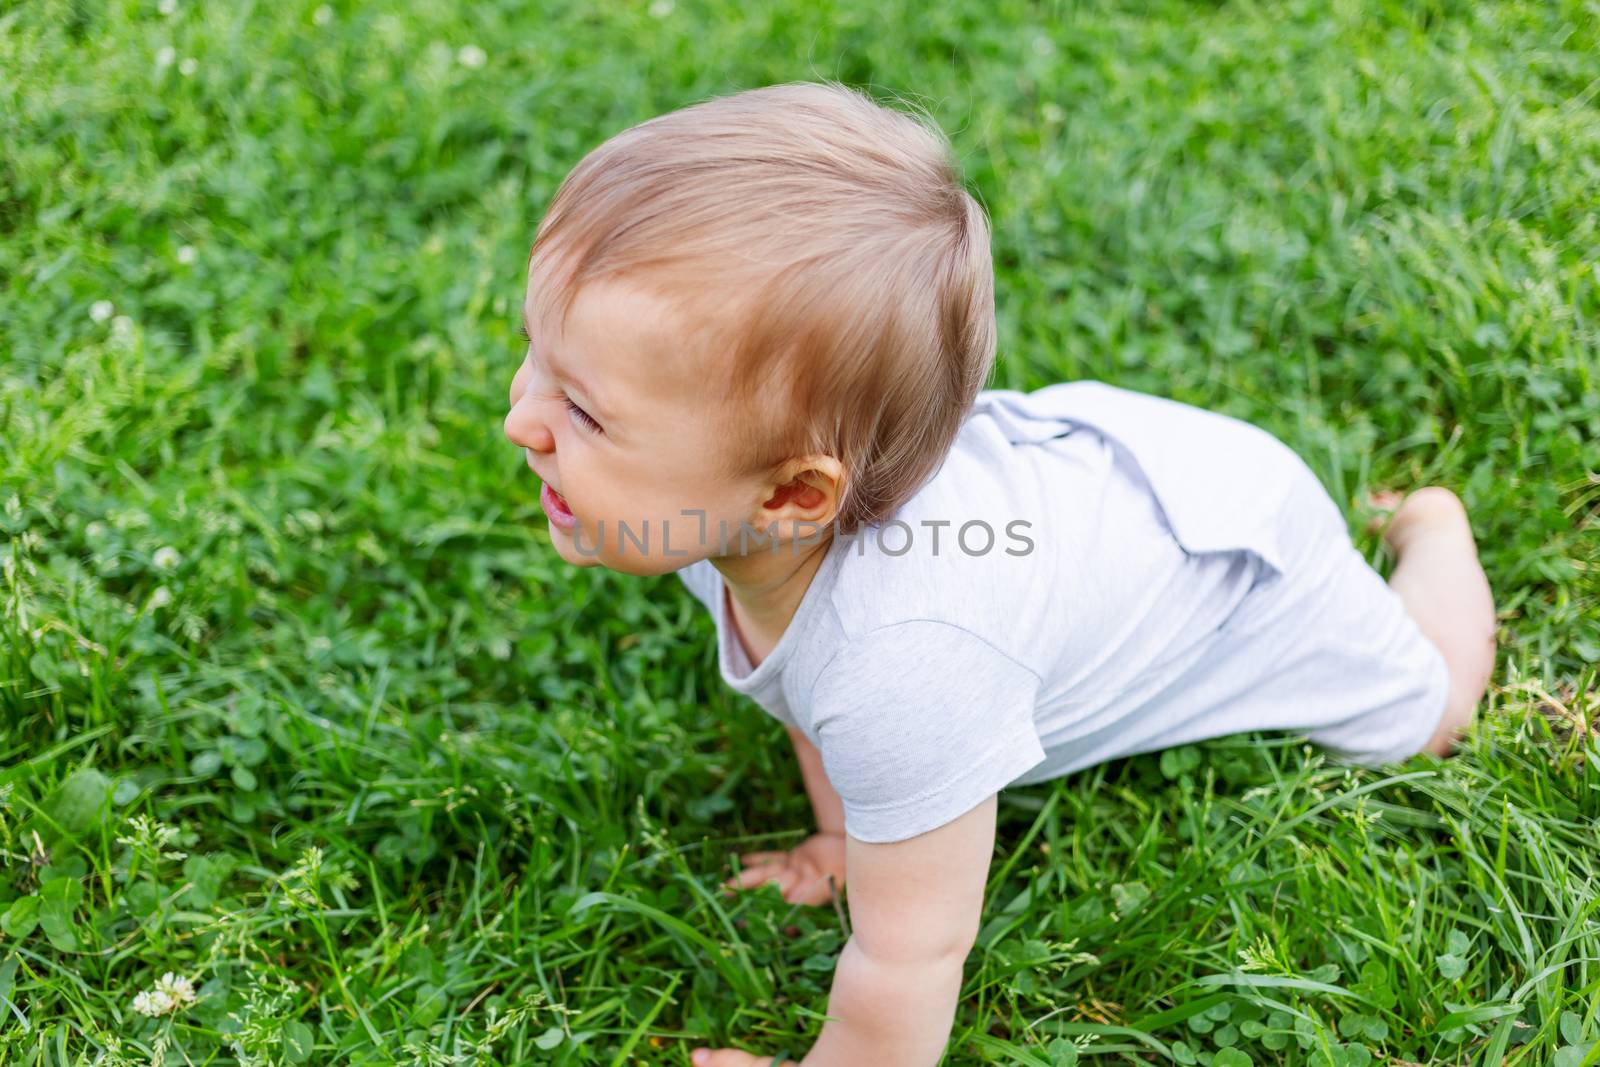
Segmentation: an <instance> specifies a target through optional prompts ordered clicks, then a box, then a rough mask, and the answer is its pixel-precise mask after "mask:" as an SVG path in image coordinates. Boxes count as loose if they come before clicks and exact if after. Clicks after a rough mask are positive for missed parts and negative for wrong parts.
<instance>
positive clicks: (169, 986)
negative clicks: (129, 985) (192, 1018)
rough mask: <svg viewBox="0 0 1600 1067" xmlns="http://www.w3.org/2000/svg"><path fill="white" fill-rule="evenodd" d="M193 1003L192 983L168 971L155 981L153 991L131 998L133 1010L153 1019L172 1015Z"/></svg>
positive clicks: (148, 990)
mask: <svg viewBox="0 0 1600 1067" xmlns="http://www.w3.org/2000/svg"><path fill="white" fill-rule="evenodd" d="M194 1002H195V994H194V983H193V982H191V981H189V979H187V978H184V977H183V976H182V975H177V974H173V973H172V972H171V971H168V972H167V973H166V974H164V975H162V976H161V977H160V978H159V979H157V980H156V984H155V988H154V989H147V990H145V991H144V992H142V993H140V994H138V995H137V996H135V997H134V998H133V1010H134V1011H136V1012H138V1013H139V1014H140V1015H145V1016H148V1017H149V1018H152V1019H154V1018H155V1017H156V1016H158V1015H174V1014H176V1013H178V1012H180V1011H182V1010H183V1009H184V1008H187V1007H188V1006H189V1005H191V1004H193V1003H194Z"/></svg>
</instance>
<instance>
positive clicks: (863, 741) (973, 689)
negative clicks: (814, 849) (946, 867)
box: [810, 619, 1045, 843]
mask: <svg viewBox="0 0 1600 1067" xmlns="http://www.w3.org/2000/svg"><path fill="white" fill-rule="evenodd" d="M1038 690H1039V676H1038V675H1037V674H1035V673H1034V672H1033V671H1031V670H1030V669H1028V668H1027V667H1026V666H1024V665H1023V664H1021V663H1019V662H1017V661H1016V660H1015V659H1013V658H1012V657H1011V656H1009V655H1007V654H1006V653H1005V652H1003V651H1001V650H1000V649H998V648H996V647H994V646H993V645H991V644H990V643H989V642H988V641H986V640H984V639H983V638H982V637H980V636H978V635H977V634H975V633H973V632H971V631H969V630H966V629H964V628H962V627H960V626H957V625H954V624H951V623H946V622H939V621H935V620H932V619H917V620H912V621H909V622H898V623H892V624H890V625H888V626H882V627H879V628H877V629H875V630H871V631H869V632H867V633H866V634H863V635H861V636H860V637H857V638H855V639H853V640H851V641H850V643H849V644H848V645H846V646H845V647H844V648H843V649H841V650H840V651H839V652H838V653H837V654H836V655H835V656H834V657H833V659H831V660H830V661H829V662H828V664H827V666H825V667H824V668H823V670H822V672H821V673H820V674H819V675H818V677H817V680H816V684H815V685H814V686H813V688H812V691H811V700H810V709H811V716H810V719H811V726H812V730H813V733H814V734H815V736H814V738H813V740H814V741H815V742H816V744H817V747H818V748H819V749H820V750H821V753H822V762H823V767H824V769H826V771H827V773H828V781H829V783H830V784H832V786H833V788H834V790H835V791H836V792H837V793H838V794H839V797H840V799H841V800H842V801H843V802H844V818H845V830H846V832H848V833H849V834H850V836H852V837H854V838H856V839H857V840H860V841H866V842H871V843H884V842H890V841H903V840H905V839H906V838H910V837H915V836H917V835H918V834H922V833H926V832H927V831H929V830H934V829H937V828H938V827H940V826H943V825H944V824H945V823H948V822H950V821H952V820H953V819H956V818H958V817H959V816H961V815H963V814H965V813H966V812H968V811H971V810H972V809H973V808H975V807H977V806H978V804H980V803H982V802H983V801H984V800H985V799H987V798H988V797H989V796H990V795H992V794H994V793H996V792H998V791H999V790H1000V789H1001V788H1002V787H1004V786H1006V785H1007V784H1009V783H1010V782H1011V781H1012V780H1013V779H1015V778H1017V777H1018V776H1019V775H1021V774H1022V773H1023V772H1024V771H1027V770H1028V769H1029V768H1031V767H1033V766H1035V765H1036V764H1038V763H1039V762H1040V761H1041V760H1043V759H1044V755H1045V754H1044V750H1043V748H1042V747H1041V746H1040V744H1039V735H1038V731H1037V729H1036V728H1035V726H1034V718H1033V713H1034V701H1035V699H1036V697H1037V695H1038Z"/></svg>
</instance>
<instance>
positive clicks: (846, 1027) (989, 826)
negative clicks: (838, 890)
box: [693, 796, 996, 1067]
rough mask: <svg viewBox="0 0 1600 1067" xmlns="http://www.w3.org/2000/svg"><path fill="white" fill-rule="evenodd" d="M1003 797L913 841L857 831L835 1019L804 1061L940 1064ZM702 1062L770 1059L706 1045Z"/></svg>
mask: <svg viewBox="0 0 1600 1067" xmlns="http://www.w3.org/2000/svg"><path fill="white" fill-rule="evenodd" d="M995 810H996V803H995V798H994V797H993V796H991V797H989V798H988V799H987V800H985V801H984V802H983V803H982V804H979V805H978V806H977V807H976V808H974V809H972V810H971V811H969V812H967V813H966V814H965V815H963V816H961V817H960V818H958V819H956V820H955V821H953V822H950V823H946V824H945V825H944V826H941V827H939V828H938V829H936V830H930V831H929V832H927V833H925V834H920V835H918V836H917V837H913V838H911V839H909V840H906V841H898V842H895V843H894V844H887V845H871V844H866V843H864V842H861V841H857V840H856V839H855V838H853V837H847V838H846V840H847V842H848V844H847V862H848V864H849V867H850V895H849V905H850V922H851V928H852V932H851V935H850V939H849V940H848V941H847V942H845V946H844V951H843V952H841V953H840V955H839V965H838V968H837V969H836V970H835V971H834V976H833V989H832V992H831V993H830V995H829V998H828V1017H829V1018H828V1022H827V1023H826V1024H825V1025H824V1026H823V1028H822V1033H821V1034H820V1035H819V1036H818V1038H817V1043H816V1045H815V1046H813V1047H812V1049H811V1052H810V1053H809V1054H808V1055H807V1056H806V1057H805V1059H804V1060H803V1061H802V1064H803V1067H854V1065H858V1064H865V1063H870V1064H872V1065H873V1067H898V1065H904V1067H933V1065H934V1064H936V1063H937V1062H938V1061H939V1057H940V1054H941V1053H942V1052H943V1051H944V1046H945V1043H946V1041H948V1040H949V1036H950V1023H951V1021H952V1020H953V1019H954V1017H955V1008H956V999H957V996H958V994H959V993H960V991H961V968H962V964H963V963H964V962H965V960H966V958H967V953H968V952H969V951H971V949H972V945H973V942H974V941H975V940H976V939H977V936H978V922H979V918H980V916H981V914H982V911H983V890H984V885H985V882H986V881H987V878H988V872H989V859H990V855H991V853H992V852H993V850H994V824H995ZM693 1062H694V1063H695V1065H696V1067H750V1065H760V1067H765V1064H766V1063H767V1060H766V1059H764V1058H760V1057H754V1056H752V1055H751V1054H749V1053H746V1052H740V1051H738V1050H734V1049H723V1050H720V1051H718V1052H714V1053H711V1054H710V1055H705V1054H703V1053H697V1054H696V1055H695V1057H694V1060H693Z"/></svg>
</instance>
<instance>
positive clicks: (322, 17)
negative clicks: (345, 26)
mask: <svg viewBox="0 0 1600 1067" xmlns="http://www.w3.org/2000/svg"><path fill="white" fill-rule="evenodd" d="M311 21H312V22H315V23H316V24H317V25H318V26H326V25H327V24H328V23H330V22H332V21H333V8H331V7H329V6H328V5H327V4H323V5H322V6H321V7H319V8H317V9H316V10H315V11H313V12H312V13H311Z"/></svg>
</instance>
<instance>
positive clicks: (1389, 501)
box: [1362, 489, 1405, 534]
mask: <svg viewBox="0 0 1600 1067" xmlns="http://www.w3.org/2000/svg"><path fill="white" fill-rule="evenodd" d="M1404 499H1405V494H1404V493H1399V492H1396V491H1395V490H1393V489H1375V490H1373V491H1372V492H1370V493H1368V494H1367V496H1366V499H1365V500H1363V501H1362V504H1363V506H1364V508H1365V510H1366V511H1368V512H1370V513H1372V515H1371V518H1369V519H1368V520H1367V524H1366V531H1367V533H1369V534H1375V533H1381V532H1382V531H1383V528H1384V527H1385V526H1387V525H1388V524H1389V520H1390V519H1392V518H1393V517H1394V513H1395V509H1396V508H1398V507H1399V506H1400V502H1401V501H1402V500H1404Z"/></svg>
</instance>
